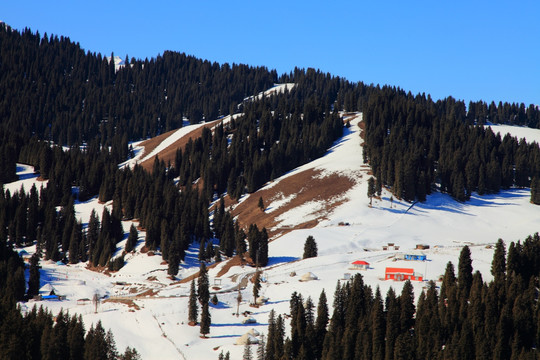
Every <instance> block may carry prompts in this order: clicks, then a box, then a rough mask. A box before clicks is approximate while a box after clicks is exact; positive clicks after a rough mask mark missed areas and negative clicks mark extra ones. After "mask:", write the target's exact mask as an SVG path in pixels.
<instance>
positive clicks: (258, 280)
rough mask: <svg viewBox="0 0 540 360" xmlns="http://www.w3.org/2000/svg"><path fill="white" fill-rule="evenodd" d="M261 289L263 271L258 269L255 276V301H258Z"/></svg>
mask: <svg viewBox="0 0 540 360" xmlns="http://www.w3.org/2000/svg"><path fill="white" fill-rule="evenodd" d="M260 290H261V272H260V271H256V272H255V276H254V278H253V302H254V303H256V302H257V298H258V297H259V291H260Z"/></svg>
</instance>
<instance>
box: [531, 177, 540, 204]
mask: <svg viewBox="0 0 540 360" xmlns="http://www.w3.org/2000/svg"><path fill="white" fill-rule="evenodd" d="M531 202H532V203H533V204H535V205H540V180H539V179H538V177H536V176H535V177H533V178H532V180H531Z"/></svg>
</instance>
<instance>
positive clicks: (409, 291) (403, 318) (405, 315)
mask: <svg viewBox="0 0 540 360" xmlns="http://www.w3.org/2000/svg"><path fill="white" fill-rule="evenodd" d="M399 303H400V305H401V312H400V314H399V322H400V324H401V331H402V332H406V331H408V330H409V329H410V328H412V327H413V325H414V312H415V306H414V292H413V286H412V284H411V281H410V280H407V281H405V283H404V284H403V289H402V290H401V296H400V297H399Z"/></svg>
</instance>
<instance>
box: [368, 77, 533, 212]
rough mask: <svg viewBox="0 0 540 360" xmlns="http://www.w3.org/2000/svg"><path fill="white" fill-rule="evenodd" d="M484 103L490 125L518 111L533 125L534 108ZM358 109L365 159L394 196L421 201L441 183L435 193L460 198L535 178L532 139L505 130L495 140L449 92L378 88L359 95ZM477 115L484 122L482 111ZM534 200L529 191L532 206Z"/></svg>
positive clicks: (494, 191)
mask: <svg viewBox="0 0 540 360" xmlns="http://www.w3.org/2000/svg"><path fill="white" fill-rule="evenodd" d="M480 104H483V103H482V102H479V103H471V104H470V105H469V106H473V107H479V106H480ZM484 105H485V104H484ZM484 108H487V107H486V106H484ZM490 108H492V111H491V114H492V115H489V119H490V121H493V120H492V119H493V118H492V117H491V116H494V117H495V118H496V119H497V120H496V121H497V122H500V123H504V122H507V121H510V122H511V121H513V120H514V119H515V116H514V114H516V113H521V114H522V115H523V119H522V121H521V123H527V120H525V119H527V118H529V119H531V121H530V122H529V124H530V125H532V124H534V125H533V126H534V127H537V126H538V122H537V119H538V114H539V113H540V112H539V111H538V109H536V110H533V109H531V110H530V111H529V109H527V111H525V108H524V107H523V108H522V107H521V106H519V105H517V104H512V105H510V104H504V105H503V104H502V103H499V106H498V107H497V106H496V105H495V104H492V105H490ZM363 113H364V120H365V122H366V143H365V145H364V154H365V156H366V160H367V161H369V164H370V165H371V167H372V170H373V173H374V174H376V175H377V179H378V180H379V178H380V181H381V182H382V183H383V184H384V185H386V186H388V187H390V188H391V190H392V192H393V194H394V195H395V196H397V197H398V198H403V199H405V200H408V201H413V200H415V199H418V200H420V201H423V200H425V197H426V195H428V194H429V193H430V192H431V188H432V187H434V186H437V185H439V184H440V190H441V191H443V192H447V193H449V194H451V195H452V196H453V197H454V198H456V199H457V200H459V201H465V200H468V199H469V197H470V195H471V193H472V192H473V191H477V192H478V193H479V194H480V195H482V194H484V193H496V192H498V191H499V190H500V189H501V188H502V189H507V188H509V187H511V186H518V187H526V186H528V179H529V178H532V179H534V177H536V176H539V174H538V168H537V166H536V165H535V163H534V162H535V160H534V159H536V158H538V156H539V150H540V149H539V147H538V145H537V144H527V143H526V142H525V141H518V140H517V139H516V138H513V137H511V136H510V135H506V136H504V138H502V139H501V136H500V135H495V134H494V133H493V131H492V130H491V129H490V128H484V127H483V126H475V125H474V124H477V123H482V122H478V121H477V120H478V119H477V118H476V116H477V115H476V114H473V113H474V111H473V112H471V111H470V109H469V113H467V112H466V111H465V104H464V103H463V102H461V101H456V100H455V99H453V98H451V97H448V98H446V99H444V100H440V101H437V102H434V101H433V100H431V98H429V97H427V98H426V96H425V95H423V94H422V95H417V96H413V95H412V94H410V93H405V92H404V91H402V90H400V89H395V88H390V87H383V88H382V89H381V91H380V92H377V93H373V94H371V95H370V96H368V97H367V98H366V99H365V106H364V107H363ZM482 113H483V114H484V115H482V116H484V118H483V119H486V117H487V116H488V115H487V114H488V112H487V111H484V112H482ZM495 114H498V115H497V116H496V115H495ZM525 114H527V115H525ZM532 119H534V120H532ZM482 124H483V123H482ZM514 169H515V171H514ZM532 185H534V184H531V187H532ZM533 198H534V192H532V195H531V201H532V202H533V203H534V202H535V201H534V199H533ZM538 201H539V202H540V200H538Z"/></svg>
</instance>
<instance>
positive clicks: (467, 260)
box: [458, 245, 473, 299]
mask: <svg viewBox="0 0 540 360" xmlns="http://www.w3.org/2000/svg"><path fill="white" fill-rule="evenodd" d="M472 277H473V276H472V260H471V250H470V249H469V247H468V246H467V245H465V246H464V247H463V248H462V249H461V253H460V254H459V264H458V288H459V292H460V294H461V295H460V296H461V297H462V298H464V299H467V298H468V297H469V292H470V290H471V286H472Z"/></svg>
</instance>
